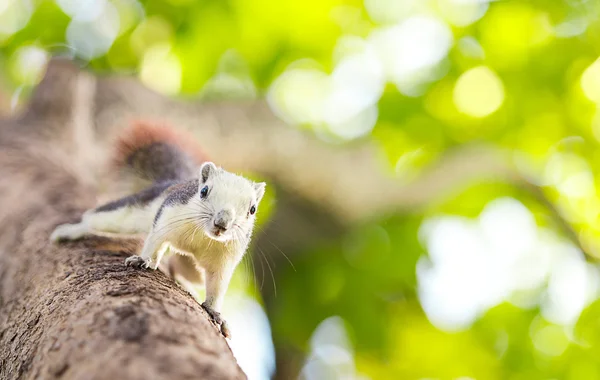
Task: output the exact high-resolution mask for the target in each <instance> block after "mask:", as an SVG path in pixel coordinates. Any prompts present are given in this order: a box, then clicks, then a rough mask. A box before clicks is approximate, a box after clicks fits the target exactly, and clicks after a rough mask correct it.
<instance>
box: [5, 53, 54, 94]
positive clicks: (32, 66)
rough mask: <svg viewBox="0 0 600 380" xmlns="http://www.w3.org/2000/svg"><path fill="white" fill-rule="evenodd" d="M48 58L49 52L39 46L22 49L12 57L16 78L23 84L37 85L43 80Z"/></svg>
mask: <svg viewBox="0 0 600 380" xmlns="http://www.w3.org/2000/svg"><path fill="white" fill-rule="evenodd" d="M48 58H49V55H48V52H46V51H45V50H44V49H41V48H39V47H37V46H32V45H29V46H27V45H25V46H22V47H20V48H19V49H18V50H17V51H16V52H15V53H14V54H13V57H12V59H13V60H12V62H13V64H12V71H13V73H14V75H15V78H16V79H17V80H18V81H19V82H20V83H21V84H25V85H34V84H37V83H38V82H39V81H40V80H41V78H42V75H43V73H44V68H45V67H46V63H47V62H48Z"/></svg>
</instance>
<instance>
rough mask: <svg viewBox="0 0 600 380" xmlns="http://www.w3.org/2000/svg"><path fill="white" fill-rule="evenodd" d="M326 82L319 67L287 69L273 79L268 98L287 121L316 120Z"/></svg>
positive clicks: (325, 75)
mask: <svg viewBox="0 0 600 380" xmlns="http://www.w3.org/2000/svg"><path fill="white" fill-rule="evenodd" d="M329 86H330V81H329V78H328V76H327V74H325V73H324V72H322V71H319V70H316V69H310V68H296V69H289V70H286V71H285V72H284V73H283V74H281V75H280V76H279V77H278V78H277V79H276V80H275V82H274V83H273V85H272V86H271V88H270V90H269V94H268V97H267V99H268V100H269V104H270V105H271V107H272V108H273V110H274V111H275V112H276V113H277V114H278V115H279V116H280V117H282V118H283V119H284V120H286V121H288V122H289V123H293V124H304V123H314V124H318V123H320V122H321V120H322V105H323V103H324V101H325V96H326V94H327V93H328V92H329Z"/></svg>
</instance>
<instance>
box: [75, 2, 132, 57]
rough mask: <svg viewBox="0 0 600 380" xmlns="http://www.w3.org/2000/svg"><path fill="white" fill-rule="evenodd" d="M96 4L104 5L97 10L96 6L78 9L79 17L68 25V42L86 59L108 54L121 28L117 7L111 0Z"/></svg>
mask: <svg viewBox="0 0 600 380" xmlns="http://www.w3.org/2000/svg"><path fill="white" fill-rule="evenodd" d="M95 4H102V6H101V7H100V8H99V9H98V10H97V11H96V8H94V11H92V10H88V9H85V10H81V11H78V12H79V13H76V16H77V17H73V19H72V20H71V22H70V23H69V26H68V27H67V34H66V37H67V42H68V43H69V45H70V46H72V47H73V48H74V49H75V51H76V54H77V55H78V56H79V57H81V58H83V59H86V60H91V59H94V58H97V57H99V56H101V55H104V54H106V52H107V51H108V49H110V47H111V46H112V44H113V42H114V41H115V39H116V38H117V35H118V34H119V29H120V26H119V25H120V20H119V12H118V11H117V8H116V7H115V6H114V5H113V4H112V3H109V2H98V3H95ZM77 9H79V8H77ZM82 15H83V16H82Z"/></svg>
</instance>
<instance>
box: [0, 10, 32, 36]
mask: <svg viewBox="0 0 600 380" xmlns="http://www.w3.org/2000/svg"><path fill="white" fill-rule="evenodd" d="M32 13H33V5H32V3H31V1H30V0H2V1H0V42H1V41H2V40H3V39H4V38H3V37H8V36H10V35H12V34H13V33H15V32H18V31H19V30H21V29H22V28H23V27H24V26H25V25H27V23H28V22H29V19H30V18H31V14H32Z"/></svg>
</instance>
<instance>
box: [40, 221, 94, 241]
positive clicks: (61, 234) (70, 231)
mask: <svg viewBox="0 0 600 380" xmlns="http://www.w3.org/2000/svg"><path fill="white" fill-rule="evenodd" d="M89 233H90V229H89V228H88V226H87V225H86V224H84V223H76V224H61V225H59V226H57V227H56V228H55V229H54V231H53V232H52V234H51V235H50V241H52V242H60V241H65V240H77V239H81V238H82V237H84V236H85V235H87V234H89Z"/></svg>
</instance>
